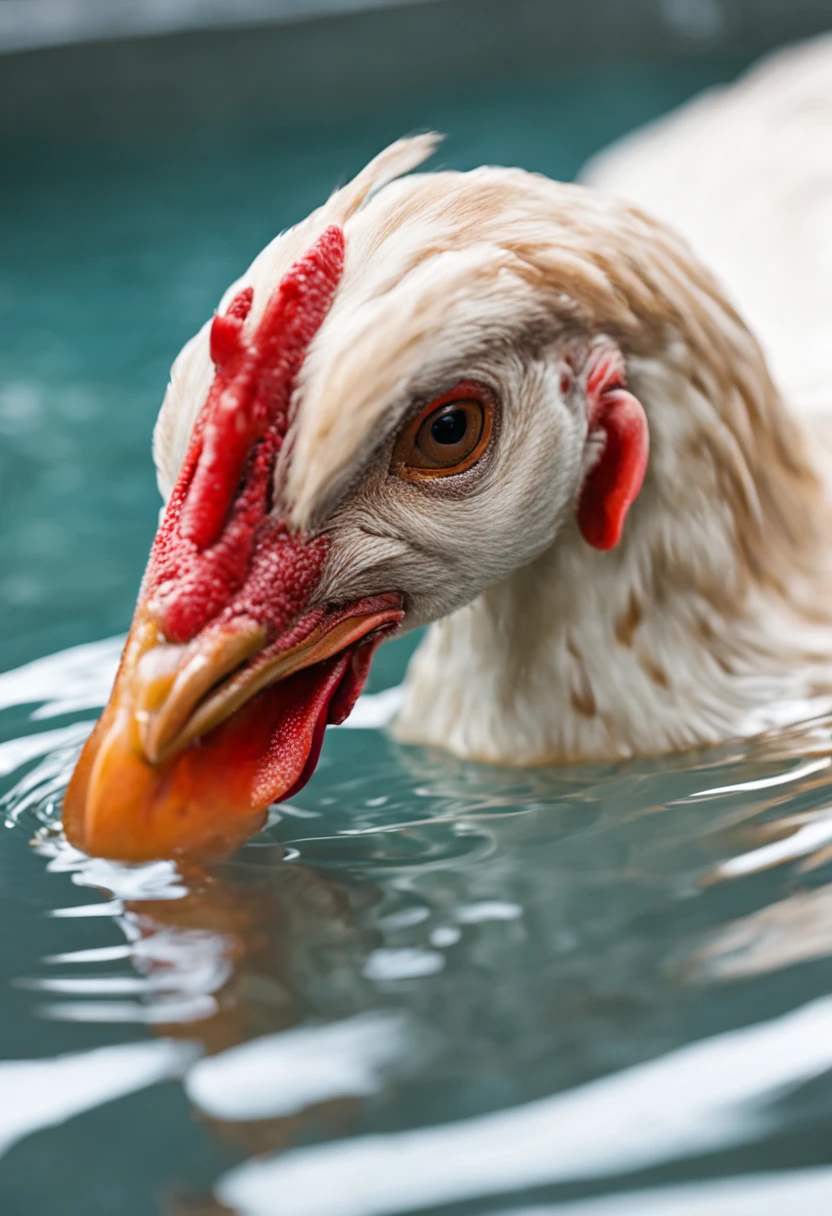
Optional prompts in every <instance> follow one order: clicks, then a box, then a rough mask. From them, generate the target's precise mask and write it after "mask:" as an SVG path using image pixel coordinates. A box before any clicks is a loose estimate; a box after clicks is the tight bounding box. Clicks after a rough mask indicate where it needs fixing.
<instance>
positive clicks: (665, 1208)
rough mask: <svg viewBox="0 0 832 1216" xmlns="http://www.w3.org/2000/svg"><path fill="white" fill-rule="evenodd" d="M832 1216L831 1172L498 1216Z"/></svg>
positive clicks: (662, 1190)
mask: <svg viewBox="0 0 832 1216" xmlns="http://www.w3.org/2000/svg"><path fill="white" fill-rule="evenodd" d="M785 1212H797V1213H799V1214H800V1216H828V1214H829V1212H832V1169H815V1170H787V1171H784V1172H783V1173H772V1174H755V1175H750V1176H745V1177H740V1178H731V1179H729V1180H727V1181H724V1182H723V1181H720V1182H703V1183H691V1184H689V1185H687V1186H674V1187H658V1188H656V1190H653V1191H631V1192H630V1193H629V1194H624V1195H612V1196H604V1197H603V1198H600V1199H584V1200H581V1201H579V1202H578V1203H559V1204H557V1205H555V1206H553V1207H534V1208H515V1209H513V1210H512V1211H511V1212H495V1214H494V1216H783V1214H784V1213H785Z"/></svg>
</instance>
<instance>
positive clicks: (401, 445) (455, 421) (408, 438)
mask: <svg viewBox="0 0 832 1216" xmlns="http://www.w3.org/2000/svg"><path fill="white" fill-rule="evenodd" d="M493 422H494V405H493V399H492V396H491V393H490V392H489V391H488V390H487V389H486V388H485V387H484V386H483V385H480V384H475V383H474V382H473V381H465V382H464V383H462V384H458V385H457V386H456V388H454V389H452V390H451V391H450V392H449V393H445V394H444V395H443V396H442V397H439V398H438V399H437V400H436V401H432V402H431V403H430V405H428V406H426V407H425V409H423V410H422V411H421V412H420V413H419V414H417V415H416V417H415V418H413V419H411V421H410V422H409V423H408V424H407V426H406V427H405V428H404V430H403V431H402V433H401V435H400V436H399V438H398V440H397V441H396V446H395V448H394V450H393V471H394V472H396V473H398V474H399V476H400V477H405V478H407V479H408V480H409V481H421V480H423V479H425V478H433V477H448V476H449V475H450V474H452V473H462V472H463V471H464V470H465V469H469V468H470V467H471V465H472V464H474V462H475V461H477V460H479V458H480V456H481V455H482V454H483V452H484V451H485V449H486V448H487V446H488V441H489V439H490V438H491V431H492V428H493Z"/></svg>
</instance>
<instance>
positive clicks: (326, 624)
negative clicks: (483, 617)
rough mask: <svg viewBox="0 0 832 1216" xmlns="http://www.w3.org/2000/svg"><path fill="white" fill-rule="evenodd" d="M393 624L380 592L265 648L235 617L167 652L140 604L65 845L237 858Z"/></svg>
mask: <svg viewBox="0 0 832 1216" xmlns="http://www.w3.org/2000/svg"><path fill="white" fill-rule="evenodd" d="M403 615H404V614H403V611H402V606H401V597H400V596H398V595H381V596H374V597H370V598H368V599H366V600H362V601H359V602H358V603H355V604H352V605H349V606H347V607H345V608H341V609H334V610H333V609H324V608H319V609H315V610H313V611H311V612H309V613H307V614H306V615H305V616H304V617H303V618H301V620H300V621H298V622H297V623H296V624H295V625H294V626H293V627H292V629H291V630H290V631H289V632H288V633H285V634H283V635H282V636H281V637H280V638H278V639H277V640H276V641H271V642H268V641H267V635H266V630H265V629H264V627H263V626H262V625H259V624H257V623H256V622H254V621H252V620H250V619H247V618H245V617H242V618H237V619H232V620H229V621H223V620H222V619H221V620H219V621H217V622H214V623H212V624H210V625H208V626H207V627H206V628H205V629H204V630H203V631H202V632H201V633H200V634H198V635H197V636H196V638H194V639H193V640H192V641H190V642H188V643H185V644H183V645H174V644H171V643H169V642H166V641H165V640H164V639H163V637H162V636H161V633H160V628H159V625H158V623H157V622H156V621H155V619H154V614H153V611H152V608H151V607H149V606H148V605H146V604H141V603H140V605H139V607H138V609H137V612H136V617H135V619H134V622H133V627H132V629H131V631H130V635H129V637H128V640H127V645H126V647H125V650H124V654H123V656H122V660H121V665H120V667H119V671H118V674H117V676H116V681H115V685H114V687H113V691H112V694H111V697H110V701H109V703H108V705H107V707H106V709H105V711H104V713H103V715H102V717H101V718H100V720H99V722H98V723H97V725H96V727H95V729H94V730H93V733H92V735H91V736H90V738H89V739H88V741H87V743H86V746H85V748H84V750H83V753H82V755H81V758H80V760H79V762H78V766H77V768H76V770H75V773H74V774H73V777H72V780H71V781H70V784H69V787H68V789H67V793H66V798H65V801H64V826H65V830H66V833H67V836H68V838H69V840H70V841H71V842H72V843H73V844H74V845H76V846H77V847H79V848H82V849H84V850H86V851H87V852H91V853H97V854H101V855H104V856H107V857H111V858H119V859H122V860H129V861H141V860H147V859H150V858H158V857H170V856H172V855H174V854H177V853H185V852H187V853H189V854H193V853H197V854H206V853H219V852H228V851H230V850H231V849H233V848H234V847H236V845H238V844H239V843H240V841H241V840H243V839H245V838H246V837H247V836H248V835H250V834H251V833H252V832H254V831H256V830H257V829H258V827H259V826H260V825H261V824H262V822H263V819H264V817H265V810H266V808H267V807H268V805H269V804H270V803H271V802H274V801H276V800H279V799H281V798H285V797H288V796H289V795H290V794H291V793H292V792H294V790H296V789H297V788H299V786H300V785H302V784H303V783H304V781H305V780H306V779H308V777H309V776H310V775H311V772H312V770H313V769H314V765H315V761H316V760H317V752H318V750H319V748H320V743H321V740H322V737H323V728H324V726H325V725H326V722H327V721H333V720H342V719H343V718H344V717H346V714H347V713H348V712H349V710H350V709H351V708H352V705H353V703H354V701H355V699H356V697H357V696H358V693H359V692H360V688H361V685H362V684H363V680H364V677H365V676H366V671H367V669H368V667H369V660H370V657H371V654H372V651H373V649H374V647H375V644H377V642H378V641H380V640H381V638H382V636H383V635H384V634H385V633H388V632H389V631H390V630H391V629H394V628H395V627H396V625H397V624H398V622H399V621H400V620H401V619H402V617H403Z"/></svg>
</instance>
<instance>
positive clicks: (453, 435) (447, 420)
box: [430, 410, 468, 446]
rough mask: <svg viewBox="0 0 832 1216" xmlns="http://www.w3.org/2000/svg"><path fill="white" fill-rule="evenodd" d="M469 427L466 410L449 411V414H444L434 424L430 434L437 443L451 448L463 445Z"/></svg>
mask: <svg viewBox="0 0 832 1216" xmlns="http://www.w3.org/2000/svg"><path fill="white" fill-rule="evenodd" d="M467 426H468V419H467V417H466V415H465V411H464V410H448V412H447V414H442V415H441V416H440V417H439V418H437V419H436V421H435V422H434V423H433V424H432V426H431V428H430V433H431V436H432V437H433V439H434V440H435V442H436V443H442V444H448V446H450V445H451V444H454V443H461V441H462V440H463V439H464V438H465V431H466V429H467Z"/></svg>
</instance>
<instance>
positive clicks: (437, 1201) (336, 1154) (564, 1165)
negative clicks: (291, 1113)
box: [217, 998, 832, 1216]
mask: <svg viewBox="0 0 832 1216" xmlns="http://www.w3.org/2000/svg"><path fill="white" fill-rule="evenodd" d="M830 1067H832V998H825V999H822V1000H818V1001H815V1002H813V1003H812V1004H810V1005H806V1006H805V1007H804V1008H802V1009H800V1010H798V1011H797V1012H794V1013H790V1014H788V1015H786V1016H784V1017H782V1018H778V1019H776V1020H774V1021H770V1022H764V1023H762V1024H761V1025H758V1026H753V1027H751V1028H748V1029H743V1030H737V1031H732V1032H729V1033H727V1034H722V1035H718V1036H715V1037H713V1038H710V1039H705V1040H703V1041H701V1042H699V1043H695V1044H693V1045H691V1046H687V1047H684V1048H681V1049H680V1050H678V1051H675V1052H672V1053H670V1054H669V1055H667V1056H664V1057H662V1058H661V1059H658V1060H653V1061H651V1062H649V1063H647V1064H641V1065H638V1066H636V1067H634V1068H630V1069H627V1070H626V1071H624V1072H621V1073H618V1074H616V1075H614V1076H611V1077H604V1078H602V1079H600V1080H598V1081H593V1082H590V1083H589V1084H587V1085H584V1086H582V1087H580V1088H578V1089H576V1090H572V1091H570V1092H567V1093H564V1094H559V1095H556V1096H555V1097H552V1098H545V1099H543V1100H541V1101H537V1102H532V1103H529V1104H528V1105H526V1106H520V1107H516V1108H514V1109H511V1110H506V1111H500V1112H498V1113H496V1114H492V1115H485V1116H480V1117H478V1118H474V1119H468V1120H465V1121H462V1122H458V1123H455V1124H450V1125H448V1126H441V1127H434V1128H423V1129H418V1130H416V1131H411V1132H403V1133H397V1134H394V1135H389V1136H382V1135H378V1136H367V1137H360V1138H355V1139H350V1140H346V1141H342V1142H341V1143H338V1144H330V1145H319V1146H316V1147H313V1148H308V1149H301V1150H298V1151H296V1152H293V1153H289V1154H286V1155H283V1156H280V1157H278V1158H273V1159H270V1160H252V1161H248V1162H246V1163H245V1164H243V1165H241V1166H238V1167H237V1168H236V1169H233V1170H231V1171H230V1172H229V1173H228V1174H227V1175H226V1176H225V1178H224V1179H222V1180H221V1182H220V1185H219V1186H218V1188H217V1196H218V1198H219V1199H220V1200H221V1201H222V1202H224V1203H227V1204H228V1205H229V1206H230V1207H231V1208H233V1209H234V1210H235V1211H236V1212H238V1213H239V1216H273V1213H274V1211H275V1205H276V1203H277V1199H278V1197H279V1201H280V1206H281V1210H285V1211H287V1212H292V1216H392V1214H393V1213H396V1212H406V1211H411V1210H413V1209H418V1208H423V1207H431V1206H441V1205H442V1204H449V1203H454V1202H460V1201H462V1200H466V1199H474V1198H477V1197H479V1196H484V1195H490V1194H494V1193H500V1192H510V1191H513V1190H523V1189H526V1188H528V1187H533V1186H538V1185H543V1184H546V1183H553V1182H561V1181H566V1180H570V1179H587V1178H597V1177H601V1176H604V1175H609V1174H617V1173H624V1172H628V1171H633V1170H638V1169H645V1168H647V1167H650V1166H654V1165H658V1164H659V1163H660V1162H664V1161H669V1160H674V1159H679V1158H684V1157H689V1156H695V1155H697V1154H701V1153H705V1152H709V1151H713V1150H715V1149H724V1148H726V1147H728V1146H731V1145H737V1144H742V1143H744V1142H747V1141H749V1140H753V1139H754V1138H755V1137H756V1136H758V1135H759V1133H760V1131H761V1130H762V1129H763V1128H764V1127H765V1126H766V1125H767V1112H766V1109H765V1106H766V1103H769V1102H771V1101H773V1100H774V1099H776V1098H778V1097H780V1096H782V1094H783V1093H784V1092H785V1091H786V1090H788V1089H789V1088H791V1087H794V1086H797V1085H799V1084H801V1083H803V1082H805V1081H808V1080H809V1079H810V1078H812V1077H815V1076H818V1075H820V1074H821V1073H823V1072H824V1071H826V1070H827V1069H828V1068H830ZM634 1210H637V1209H634Z"/></svg>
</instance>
